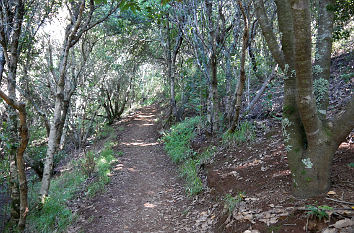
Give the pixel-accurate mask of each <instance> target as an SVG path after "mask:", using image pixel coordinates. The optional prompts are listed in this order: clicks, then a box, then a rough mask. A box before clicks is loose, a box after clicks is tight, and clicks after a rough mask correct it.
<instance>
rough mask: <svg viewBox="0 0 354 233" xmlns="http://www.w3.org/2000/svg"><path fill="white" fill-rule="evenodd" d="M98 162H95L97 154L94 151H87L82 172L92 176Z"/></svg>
mask: <svg viewBox="0 0 354 233" xmlns="http://www.w3.org/2000/svg"><path fill="white" fill-rule="evenodd" d="M95 166H96V162H95V154H94V152H93V151H89V152H87V153H85V158H84V162H83V166H82V172H83V173H84V174H85V175H86V176H88V177H90V176H91V175H92V173H93V172H94V170H95Z"/></svg>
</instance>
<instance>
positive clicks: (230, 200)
mask: <svg viewBox="0 0 354 233" xmlns="http://www.w3.org/2000/svg"><path fill="white" fill-rule="evenodd" d="M243 197H244V194H243V193H241V192H240V193H238V194H237V196H235V197H234V196H232V195H231V194H229V193H228V194H226V195H225V198H224V202H225V208H226V209H227V211H228V213H229V214H231V213H232V212H233V211H234V209H235V207H236V205H237V203H239V202H240V201H242V199H243Z"/></svg>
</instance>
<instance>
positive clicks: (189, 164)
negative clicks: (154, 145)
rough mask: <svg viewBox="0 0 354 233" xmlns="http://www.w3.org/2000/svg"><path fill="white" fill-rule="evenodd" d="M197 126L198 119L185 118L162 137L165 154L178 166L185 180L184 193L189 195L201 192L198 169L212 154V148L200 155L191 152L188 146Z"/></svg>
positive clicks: (201, 185) (199, 122)
mask: <svg viewBox="0 0 354 233" xmlns="http://www.w3.org/2000/svg"><path fill="white" fill-rule="evenodd" d="M199 124H201V118H200V117H193V118H187V119H185V120H184V121H182V122H180V123H178V124H176V125H174V126H172V127H171V130H170V131H169V132H168V133H167V134H165V135H164V137H163V142H164V144H165V149H166V151H167V154H168V155H169V156H170V157H171V159H172V161H173V162H175V163H176V164H178V165H179V166H180V172H181V176H182V177H184V178H185V179H186V191H187V193H188V194H190V195H195V194H198V193H200V192H201V191H202V190H203V183H202V181H201V179H200V177H199V176H198V173H199V169H200V167H201V165H202V164H203V163H205V162H206V161H207V160H208V159H209V158H210V157H211V156H212V155H213V152H214V147H212V148H208V149H207V150H206V151H205V152H203V153H202V154H197V153H195V152H193V150H192V148H191V146H190V144H191V140H192V139H193V138H194V137H195V129H196V127H197V126H198V125H199Z"/></svg>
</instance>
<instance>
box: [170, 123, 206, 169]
mask: <svg viewBox="0 0 354 233" xmlns="http://www.w3.org/2000/svg"><path fill="white" fill-rule="evenodd" d="M200 122H201V119H200V117H193V118H187V119H185V120H184V121H182V122H181V123H179V124H177V125H174V126H172V127H171V130H170V131H169V132H168V133H167V134H165V135H164V137H163V141H164V143H165V149H166V151H167V153H168V155H169V156H170V157H171V159H172V161H173V162H175V163H180V162H183V161H185V160H187V159H189V158H190V157H191V156H192V149H191V148H190V142H191V140H192V139H193V137H194V135H195V133H194V129H195V128H196V126H197V125H198V124H200Z"/></svg>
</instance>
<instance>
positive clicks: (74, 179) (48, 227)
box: [10, 142, 116, 233]
mask: <svg viewBox="0 0 354 233" xmlns="http://www.w3.org/2000/svg"><path fill="white" fill-rule="evenodd" d="M114 146H115V143H113V142H106V143H105V144H104V147H103V149H102V150H101V152H100V153H99V154H98V155H96V154H95V152H93V151H89V152H87V153H86V155H85V156H84V158H82V159H80V160H78V161H73V162H72V165H73V168H72V169H71V170H69V171H65V172H63V173H62V175H60V176H58V177H54V178H53V179H52V181H51V185H50V190H49V196H48V198H47V199H46V201H45V203H44V205H43V206H42V207H41V208H37V207H35V205H36V203H37V201H38V196H37V194H38V190H39V188H40V183H39V182H37V183H34V185H32V186H31V187H30V189H29V201H30V208H32V209H33V210H31V211H30V214H29V216H28V218H27V228H26V231H27V232H41V233H47V232H48V233H49V232H65V231H66V229H67V227H68V226H69V225H70V224H71V223H72V222H73V220H75V215H74V214H73V213H72V212H71V210H70V209H69V207H68V206H67V202H68V201H70V200H72V199H74V198H75V197H77V196H78V193H79V192H80V191H85V190H83V189H84V187H83V185H82V184H83V183H84V182H85V181H86V180H87V179H88V178H89V177H90V176H93V177H94V182H92V183H91V184H90V185H88V187H87V191H86V192H85V194H86V195H87V196H89V197H93V196H94V195H95V194H96V193H97V192H99V191H101V190H102V189H103V188H104V185H105V184H107V183H108V182H109V180H110V177H109V176H110V172H111V167H112V163H113V162H115V161H116V158H115V156H114V151H113V147H114ZM10 232H11V230H10Z"/></svg>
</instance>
